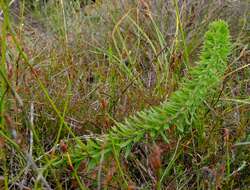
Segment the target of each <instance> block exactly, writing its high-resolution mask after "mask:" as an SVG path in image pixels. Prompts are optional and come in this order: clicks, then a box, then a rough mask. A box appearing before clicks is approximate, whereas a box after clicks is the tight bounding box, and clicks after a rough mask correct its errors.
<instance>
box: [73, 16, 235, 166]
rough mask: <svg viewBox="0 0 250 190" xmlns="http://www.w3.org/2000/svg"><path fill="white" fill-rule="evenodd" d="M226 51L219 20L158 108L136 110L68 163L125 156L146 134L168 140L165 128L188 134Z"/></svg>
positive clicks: (220, 73)
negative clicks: (191, 65)
mask: <svg viewBox="0 0 250 190" xmlns="http://www.w3.org/2000/svg"><path fill="white" fill-rule="evenodd" d="M230 51H231V43H230V35H229V30H228V25H227V24H226V23H225V22H224V21H222V20H219V21H215V22H213V23H212V24H210V26H209V30H208V31H207V32H206V34H205V41H204V45H203V49H202V52H201V55H200V61H199V62H198V64H197V66H196V67H194V68H192V69H191V70H190V72H189V75H188V76H187V77H186V78H185V79H183V81H182V83H181V85H180V89H179V90H177V91H176V92H174V93H173V94H172V95H171V96H170V98H169V99H168V100H166V101H165V102H163V103H162V104H161V105H160V106H157V107H153V108H151V109H148V110H144V111H140V112H138V113H137V114H135V115H134V116H131V117H128V118H127V119H125V121H124V122H122V123H116V126H114V127H113V128H112V129H111V130H110V132H109V133H108V134H105V135H103V136H101V137H100V138H98V139H94V140H93V139H89V140H87V143H86V146H85V148H84V150H83V149H82V147H81V148H80V150H79V148H73V150H72V151H73V152H72V161H73V162H74V163H80V161H82V160H83V159H86V158H89V167H90V168H92V167H94V166H95V165H96V164H97V163H99V161H100V159H101V157H102V156H103V157H104V159H105V158H107V157H108V156H110V155H111V154H112V153H113V152H114V149H115V152H116V154H117V153H121V152H123V153H125V156H128V154H129V153H130V151H131V148H132V146H133V145H134V144H135V143H138V142H141V141H143V140H144V138H145V135H146V134H148V135H150V137H151V138H152V139H155V138H156V137H159V136H161V137H162V138H163V139H164V140H166V141H168V137H167V133H166V129H169V128H171V127H172V126H176V134H177V135H184V134H186V133H188V132H190V129H191V127H192V125H193V124H194V122H195V120H196V116H197V113H198V110H199V108H202V105H203V102H204V101H205V100H206V99H207V97H208V96H209V95H210V94H211V93H213V92H214V89H215V88H216V86H218V85H219V84H220V82H221V78H222V76H223V74H224V72H225V70H226V68H227V64H226V63H227V57H228V55H229V53H230Z"/></svg>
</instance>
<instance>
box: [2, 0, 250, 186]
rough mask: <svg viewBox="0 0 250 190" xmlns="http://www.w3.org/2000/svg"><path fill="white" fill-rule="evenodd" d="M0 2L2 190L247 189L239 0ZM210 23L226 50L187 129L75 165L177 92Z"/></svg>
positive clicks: (244, 9) (248, 89)
mask: <svg viewBox="0 0 250 190" xmlns="http://www.w3.org/2000/svg"><path fill="white" fill-rule="evenodd" d="M0 2H1V3H0V7H1V12H0V16H1V18H0V19H1V23H0V26H1V36H0V37H1V38H0V40H1V68H0V70H1V73H0V75H1V83H0V84H1V91H0V98H1V99H0V100H1V102H0V111H1V115H0V127H1V128H0V189H130V190H131V189H249V188H250V177H249V176H250V173H249V171H250V154H249V146H250V77H249V76H250V50H249V41H250V37H249V29H250V24H249V2H248V1H247V0H241V1H240V0H236V1H230V0H225V1H218V0H209V1H202V0H201V1H200V0H199V1H198V0H187V1H178V0H167V1H164V0H136V1H135V0H102V1H101V0H100V1H97V0H96V1H95V2H94V1H84V0H82V1H80V0H79V1H78V0H74V1H73V0H72V1H65V0H58V1H57V0H48V1H32V0H22V1H17V0H16V1H6V0H1V1H0ZM217 19H223V20H225V21H227V22H228V25H229V29H230V35H231V41H232V43H233V45H232V46H233V47H232V51H231V54H230V57H229V60H228V63H227V65H228V66H227V68H226V72H225V73H224V75H223V77H221V79H220V80H221V81H220V85H219V87H217V88H215V89H211V93H210V96H209V97H208V98H206V99H205V100H203V101H202V106H201V108H202V109H199V111H198V112H197V116H196V121H195V123H192V125H191V126H192V130H191V131H189V133H186V135H184V136H182V137H180V136H179V134H177V133H176V131H177V130H176V128H177V127H178V126H176V127H175V126H171V128H169V129H168V130H167V133H166V134H167V138H164V137H165V135H162V136H161V137H157V138H156V139H155V138H152V137H151V136H150V135H145V136H143V137H141V138H142V139H143V140H141V139H140V140H139V141H136V140H135V141H136V144H134V145H133V146H131V148H130V149H129V150H128V152H129V154H127V153H126V151H125V152H122V154H120V153H121V152H120V149H119V148H117V147H113V149H112V152H111V156H109V157H105V159H104V156H103V155H104V153H103V154H102V150H105V149H104V148H102V147H101V150H100V155H99V156H100V157H99V159H98V162H93V161H91V160H92V159H89V158H88V157H84V155H85V154H86V152H87V151H86V150H87V148H86V142H87V141H88V142H92V141H93V142H95V141H96V140H98V139H100V138H102V137H103V136H105V134H108V133H110V131H111V127H112V126H114V125H117V124H118V122H121V121H124V119H125V118H127V117H128V116H131V115H134V114H135V113H136V112H138V111H141V110H149V109H150V107H154V106H158V105H160V104H161V102H164V101H165V100H168V99H169V97H171V96H172V95H173V94H174V92H176V91H177V90H179V89H181V88H182V86H183V85H182V84H183V83H182V81H183V78H188V77H190V72H191V71H192V68H195V67H196V66H197V62H199V61H200V60H199V57H200V54H201V50H202V49H201V47H202V43H203V41H204V33H205V32H206V31H207V30H208V25H209V24H210V23H211V22H212V21H214V20H217ZM209 90H210V89H209ZM195 97H197V94H195V93H194V94H193V98H194V99H195ZM89 139H91V141H90V140H89ZM87 145H89V143H88V144H87ZM90 146H92V147H94V146H95V144H94V145H90ZM103 147H105V143H103ZM97 148H100V146H98V147H97ZM87 153H88V152H87ZM85 156H86V155H85ZM162 176H164V178H162Z"/></svg>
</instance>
